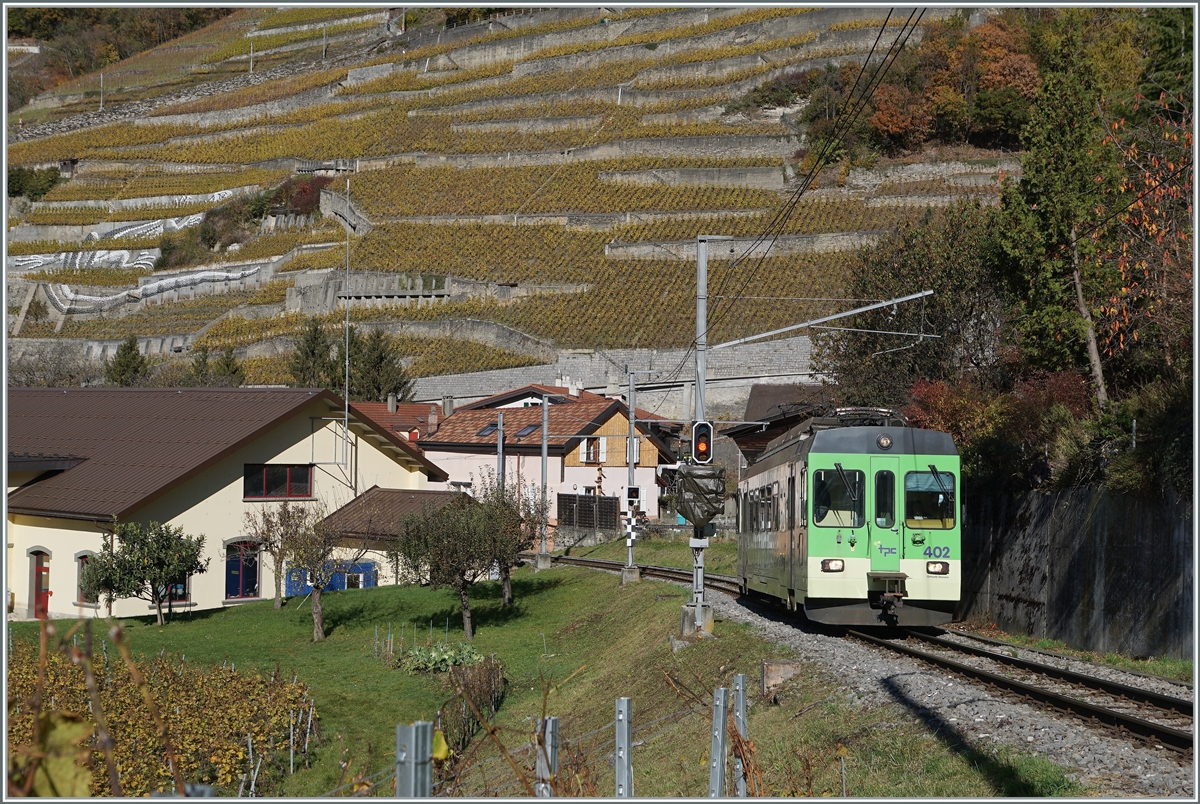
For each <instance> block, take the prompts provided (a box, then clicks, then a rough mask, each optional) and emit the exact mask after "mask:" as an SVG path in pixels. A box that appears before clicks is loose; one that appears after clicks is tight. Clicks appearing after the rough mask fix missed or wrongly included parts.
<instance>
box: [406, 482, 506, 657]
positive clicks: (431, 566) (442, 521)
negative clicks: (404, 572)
mask: <svg viewBox="0 0 1200 804" xmlns="http://www.w3.org/2000/svg"><path fill="white" fill-rule="evenodd" d="M486 525H487V522H486V517H485V515H484V514H483V511H482V510H481V508H480V506H479V505H478V504H477V503H476V502H475V500H473V499H472V498H471V497H469V496H468V495H466V494H463V495H460V496H459V497H457V498H456V499H455V500H453V501H452V502H450V503H449V504H447V505H446V506H445V507H443V508H441V509H440V510H438V511H436V512H426V513H425V514H424V515H423V516H415V515H414V516H410V517H408V518H407V519H406V520H405V522H404V524H403V526H402V527H401V528H400V536H399V539H398V541H397V552H398V553H399V554H400V556H401V557H402V558H403V559H404V561H405V563H407V564H408V566H410V567H413V568H414V569H417V570H418V571H420V569H421V568H425V570H426V571H427V572H428V573H429V585H430V587H432V588H433V589H439V588H441V587H443V586H449V587H450V588H451V589H453V590H455V591H456V592H458V598H459V601H460V603H461V604H462V620H463V634H464V635H465V636H466V638H467V639H468V640H470V639H474V637H475V631H474V629H473V628H472V625H471V597H470V589H471V584H473V583H474V582H475V581H476V579H478V578H479V577H480V576H481V575H483V574H484V573H486V572H487V571H488V569H489V568H490V567H491V566H492V563H493V554H492V546H491V544H490V542H489V539H488V537H487V530H486Z"/></svg>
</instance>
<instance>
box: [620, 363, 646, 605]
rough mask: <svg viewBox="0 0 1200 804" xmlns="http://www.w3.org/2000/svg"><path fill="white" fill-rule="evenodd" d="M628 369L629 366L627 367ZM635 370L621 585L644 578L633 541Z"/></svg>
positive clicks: (631, 383) (636, 499)
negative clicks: (625, 550) (626, 555)
mask: <svg viewBox="0 0 1200 804" xmlns="http://www.w3.org/2000/svg"><path fill="white" fill-rule="evenodd" d="M625 369H626V371H628V370H629V367H628V366H626V367H625ZM634 374H635V372H632V371H630V372H629V399H628V402H629V404H628V406H627V407H628V411H627V412H628V414H629V416H628V418H629V439H628V440H627V441H626V443H625V463H627V464H628V465H629V482H628V484H626V486H625V508H626V512H627V516H626V518H625V528H626V531H625V546H626V547H627V548H628V550H629V559H628V561H626V563H625V566H624V568H623V569H622V570H621V585H622V586H624V585H625V584H627V583H632V582H634V581H640V580H641V579H642V571H641V570H640V569H638V568H637V567H635V566H634V565H633V541H634V539H636V538H637V536H636V535H634V532H633V525H634V522H636V521H637V509H638V506H639V504H640V502H641V494H640V490H639V489H638V487H637V479H636V477H635V476H634V471H635V467H636V466H637V457H638V440H637V400H636V398H635V395H636V394H637V386H636V385H635V383H634V380H633V378H634Z"/></svg>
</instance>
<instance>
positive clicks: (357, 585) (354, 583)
mask: <svg viewBox="0 0 1200 804" xmlns="http://www.w3.org/2000/svg"><path fill="white" fill-rule="evenodd" d="M346 588H347V589H362V573H361V572H347V573H346Z"/></svg>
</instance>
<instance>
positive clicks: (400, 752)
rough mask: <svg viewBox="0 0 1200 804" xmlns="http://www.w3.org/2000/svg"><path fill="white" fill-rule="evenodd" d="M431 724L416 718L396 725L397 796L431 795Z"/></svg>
mask: <svg viewBox="0 0 1200 804" xmlns="http://www.w3.org/2000/svg"><path fill="white" fill-rule="evenodd" d="M432 756H433V724H432V723H430V722H429V721H428V720H418V721H417V722H416V723H414V724H412V725H411V726H405V725H398V726H396V796H397V797H398V798H429V797H430V796H432V795H433V767H432V765H431V763H430V759H431V757H432Z"/></svg>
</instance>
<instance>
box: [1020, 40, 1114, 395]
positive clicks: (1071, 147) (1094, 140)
mask: <svg viewBox="0 0 1200 804" xmlns="http://www.w3.org/2000/svg"><path fill="white" fill-rule="evenodd" d="M1046 37H1047V40H1048V42H1049V45H1048V58H1047V61H1048V64H1047V69H1046V70H1045V71H1044V73H1043V76H1044V81H1043V83H1042V86H1041V88H1040V89H1039V90H1038V94H1037V96H1036V98H1035V101H1034V106H1033V109H1032V111H1031V114H1030V120H1029V123H1028V125H1026V126H1025V129H1024V131H1023V133H1022V136H1021V143H1022V146H1023V147H1024V149H1025V156H1024V158H1023V159H1022V178H1021V181H1020V184H1016V183H1014V182H1011V181H1008V182H1006V183H1005V186H1004V189H1003V191H1002V198H1001V206H1002V210H1003V213H1002V217H1003V224H1002V226H1001V227H1000V239H1001V243H1002V246H1003V249H1004V252H1005V257H1006V259H1005V270H1006V274H1007V278H1008V280H1009V290H1010V293H1011V294H1012V298H1013V301H1014V319H1015V323H1016V327H1017V330H1018V339H1019V343H1020V347H1021V351H1022V355H1023V357H1024V359H1025V362H1026V363H1027V365H1029V366H1030V367H1031V368H1039V369H1049V370H1061V369H1064V368H1071V367H1074V366H1078V365H1079V364H1081V363H1082V362H1083V361H1085V360H1086V361H1087V363H1088V365H1090V367H1091V375H1092V382H1093V385H1094V387H1095V393H1096V400H1097V402H1098V404H1099V406H1100V408H1101V410H1103V409H1104V407H1105V406H1106V405H1107V403H1108V393H1107V389H1106V387H1105V382H1104V369H1103V365H1102V364H1101V361H1100V352H1099V348H1098V346H1097V342H1096V328H1095V325H1094V323H1093V320H1092V313H1091V300H1092V299H1093V298H1095V297H1096V296H1097V295H1099V294H1101V293H1103V292H1104V289H1105V288H1104V285H1105V281H1106V280H1105V277H1104V276H1103V275H1102V273H1101V271H1099V270H1096V269H1095V267H1096V264H1095V263H1089V260H1088V257H1089V256H1090V255H1091V254H1092V253H1093V252H1094V251H1095V250H1096V243H1095V242H1094V239H1093V237H1092V236H1091V235H1092V229H1093V226H1094V224H1095V223H1097V222H1098V221H1100V220H1101V219H1102V218H1103V217H1104V214H1103V202H1104V196H1105V193H1106V191H1107V190H1109V189H1110V188H1111V187H1112V186H1113V185H1114V184H1115V179H1116V177H1117V170H1116V168H1117V162H1116V158H1115V157H1116V154H1115V151H1114V148H1113V147H1112V146H1111V144H1108V143H1106V142H1105V132H1104V124H1103V122H1102V120H1101V118H1100V115H1099V101H1100V96H1099V92H1098V90H1097V88H1096V85H1095V81H1094V76H1093V71H1092V67H1091V64H1090V63H1089V62H1087V61H1086V60H1085V59H1084V58H1083V57H1082V56H1081V53H1082V45H1081V42H1080V41H1079V34H1078V31H1077V30H1075V29H1074V28H1072V27H1071V26H1070V25H1069V20H1067V21H1066V22H1064V24H1062V25H1060V26H1058V28H1057V29H1056V30H1054V31H1048V32H1047V34H1046ZM1089 265H1090V266H1092V268H1091V269H1089ZM1085 271H1086V273H1085Z"/></svg>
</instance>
